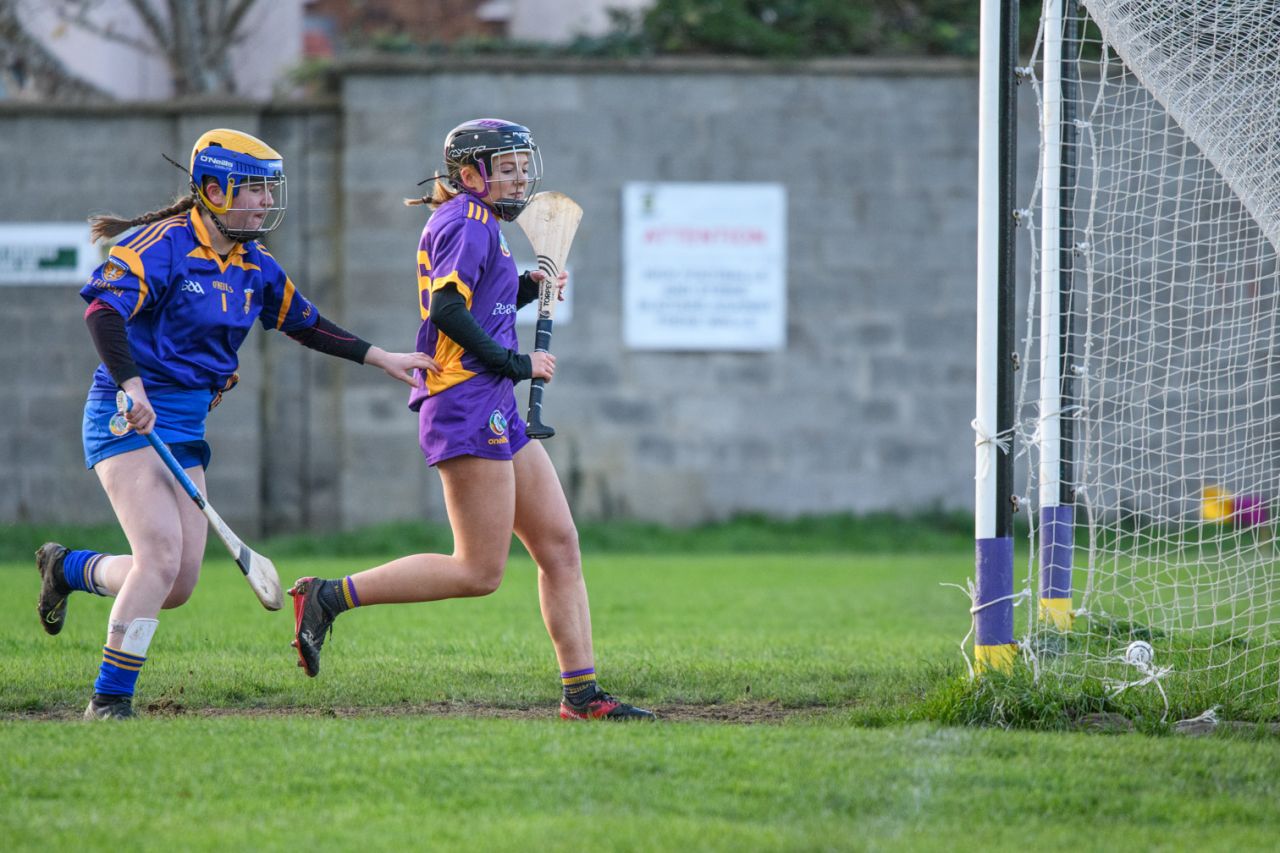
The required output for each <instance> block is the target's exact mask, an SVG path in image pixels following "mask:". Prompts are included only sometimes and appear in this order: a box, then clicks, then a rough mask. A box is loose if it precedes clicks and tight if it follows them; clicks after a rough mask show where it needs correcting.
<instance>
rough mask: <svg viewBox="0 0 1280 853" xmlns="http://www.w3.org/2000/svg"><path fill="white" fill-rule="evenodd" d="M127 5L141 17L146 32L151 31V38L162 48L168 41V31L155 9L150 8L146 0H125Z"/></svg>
mask: <svg viewBox="0 0 1280 853" xmlns="http://www.w3.org/2000/svg"><path fill="white" fill-rule="evenodd" d="M127 2H128V3H129V7H130V8H132V9H133V11H134V13H135V14H137V16H138V17H139V18H141V19H142V25H143V26H144V27H146V28H147V32H149V33H151V38H153V39H155V42H156V45H157V46H159V47H161V48H163V47H164V45H166V44H168V43H169V32H168V30H167V29H166V28H165V25H164V21H163V20H161V19H160V16H159V15H158V14H156V11H155V9H152V8H151V4H149V3H148V2H147V0H127Z"/></svg>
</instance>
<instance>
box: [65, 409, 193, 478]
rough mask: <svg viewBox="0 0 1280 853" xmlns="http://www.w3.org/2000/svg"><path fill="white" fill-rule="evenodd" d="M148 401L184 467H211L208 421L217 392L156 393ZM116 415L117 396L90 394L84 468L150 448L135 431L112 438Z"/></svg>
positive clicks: (161, 431)
mask: <svg viewBox="0 0 1280 853" xmlns="http://www.w3.org/2000/svg"><path fill="white" fill-rule="evenodd" d="M147 399H148V400H149V401H150V403H151V408H152V409H154V410H155V413H156V426H155V432H156V435H158V436H160V440H161V441H163V442H164V443H165V444H167V445H169V449H170V450H171V451H173V456H174V458H175V459H177V460H178V464H179V465H181V466H182V467H183V468H194V467H196V466H197V465H199V466H200V467H201V468H208V467H209V458H210V457H211V456H212V455H213V452H212V451H211V450H210V449H209V443H208V442H206V441H205V440H204V421H205V418H206V417H208V415H209V403H210V402H212V400H213V392H212V391H207V390H199V391H185V390H178V391H157V392H156V393H155V394H148V395H147ZM115 414H116V401H115V397H110V398H107V397H104V396H102V395H101V393H100V392H96V391H91V392H89V399H88V400H86V401H85V404H84V425H83V427H82V428H81V436H82V438H83V439H84V467H86V468H92V467H93V466H94V465H97V464H98V463H99V462H101V461H102V460H103V459H109V458H111V457H112V456H119V455H120V454H121V453H128V452H129V451H131V450H137V449H138V448H139V447H148V446H150V443H149V442H148V441H147V439H146V437H145V436H141V435H138V434H137V433H136V432H134V431H133V430H129V431H128V432H127V433H125V434H124V435H112V434H111V428H110V423H111V418H112V416H113V415H115Z"/></svg>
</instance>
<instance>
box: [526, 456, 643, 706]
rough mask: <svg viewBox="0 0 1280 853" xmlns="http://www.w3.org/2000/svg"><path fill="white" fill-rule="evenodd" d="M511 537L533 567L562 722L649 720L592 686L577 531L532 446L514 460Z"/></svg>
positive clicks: (551, 470) (547, 466)
mask: <svg viewBox="0 0 1280 853" xmlns="http://www.w3.org/2000/svg"><path fill="white" fill-rule="evenodd" d="M515 469H516V517H515V531H516V535H517V536H519V537H520V541H521V542H523V543H524V546H525V548H526V549H528V551H529V554H530V555H531V556H532V557H533V560H534V562H535V563H537V564H538V601H539V604H540V605H541V607H542V620H543V622H544V623H546V626H547V633H548V634H550V635H551V642H552V645H554V646H555V650H556V659H557V660H558V661H559V663H560V675H561V682H562V684H563V685H564V700H563V701H562V702H561V704H560V716H561V717H562V718H563V719H571V720H587V719H609V720H645V719H647V720H651V719H653V718H654V715H653V713H652V712H650V711H646V710H644V709H642V708H636V707H634V706H632V705H628V704H626V703H625V702H619V701H618V700H617V699H615V698H613V697H612V696H610V695H609V694H608V693H605V692H604V691H603V690H601V689H600V688H599V686H598V685H597V684H596V678H595V654H594V651H593V650H592V644H591V605H590V603H589V602H588V599H587V584H586V581H585V579H584V578H583V575H582V552H581V550H580V548H579V547H578V530H577V527H576V526H575V525H574V523H573V514H572V513H571V512H570V510H569V502H568V501H567V500H566V499H565V496H564V490H563V489H562V488H561V486H560V478H559V477H558V476H557V475H556V471H555V467H554V466H553V465H552V464H551V459H550V457H548V456H547V451H546V449H545V448H543V446H542V445H541V444H540V443H539V442H536V441H532V442H530V443H529V444H527V445H525V446H524V447H523V448H521V450H520V452H519V453H517V454H516V456H515Z"/></svg>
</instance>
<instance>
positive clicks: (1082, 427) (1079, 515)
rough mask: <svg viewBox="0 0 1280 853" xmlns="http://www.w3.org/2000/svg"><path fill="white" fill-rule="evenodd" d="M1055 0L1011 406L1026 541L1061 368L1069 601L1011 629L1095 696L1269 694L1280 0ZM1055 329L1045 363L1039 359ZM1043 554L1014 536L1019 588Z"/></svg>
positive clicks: (1276, 605) (1243, 711) (1278, 635)
mask: <svg viewBox="0 0 1280 853" xmlns="http://www.w3.org/2000/svg"><path fill="white" fill-rule="evenodd" d="M1050 5H1055V4H1046V6H1050ZM1059 5H1063V6H1065V8H1064V10H1063V11H1064V13H1065V14H1064V16H1063V20H1062V21H1060V22H1056V23H1054V22H1050V19H1049V18H1048V17H1046V19H1045V20H1046V26H1052V27H1054V29H1053V30H1051V31H1047V32H1046V31H1045V30H1043V29H1042V32H1041V36H1040V39H1039V41H1038V43H1037V45H1038V47H1037V55H1036V57H1035V59H1034V61H1033V65H1032V70H1033V72H1034V81H1033V82H1034V83H1035V90H1036V93H1037V97H1038V98H1039V99H1041V103H1043V99H1044V98H1051V97H1053V96H1054V93H1053V92H1050V91H1049V88H1048V87H1047V86H1045V85H1044V83H1045V81H1046V80H1047V79H1051V78H1052V77H1053V76H1054V75H1052V74H1046V73H1045V71H1046V68H1045V65H1044V61H1043V59H1044V53H1045V45H1046V43H1047V42H1051V41H1053V40H1054V38H1056V36H1057V35H1058V34H1059V33H1065V34H1066V36H1067V38H1066V39H1065V40H1064V41H1063V42H1062V53H1063V57H1064V59H1065V60H1066V62H1065V63H1064V66H1063V68H1064V69H1065V76H1066V84H1065V86H1063V87H1062V89H1061V91H1062V92H1063V101H1062V109H1063V112H1064V114H1065V117H1064V121H1063V123H1062V125H1061V128H1062V132H1061V140H1060V142H1059V141H1058V140H1056V139H1054V137H1055V136H1057V134H1054V133H1045V132H1044V130H1045V127H1044V125H1045V122H1044V120H1042V122H1041V131H1042V133H1041V140H1042V145H1041V157H1042V158H1049V160H1048V162H1049V163H1050V164H1051V167H1052V168H1055V169H1056V163H1057V161H1058V159H1059V158H1062V160H1063V162H1065V164H1066V166H1067V168H1066V169H1065V170H1060V171H1056V172H1049V173H1048V174H1049V175H1050V179H1049V182H1050V183H1051V182H1052V176H1053V175H1054V174H1056V175H1058V176H1059V177H1060V179H1061V183H1062V194H1061V195H1060V196H1059V195H1058V193H1057V192H1054V189H1055V188H1053V187H1052V186H1050V192H1051V193H1052V195H1054V196H1055V197H1054V198H1049V199H1048V201H1049V202H1050V203H1051V205H1052V206H1053V208H1054V209H1053V210H1052V211H1049V213H1048V214H1047V215H1046V214H1042V212H1041V203H1042V201H1044V200H1045V196H1046V195H1048V194H1046V193H1045V192H1044V185H1045V179H1044V178H1042V180H1041V182H1038V183H1037V187H1036V190H1035V197H1034V198H1033V199H1031V200H1030V202H1029V203H1028V208H1027V209H1028V212H1029V214H1030V215H1029V216H1028V217H1027V220H1026V221H1029V222H1032V223H1033V225H1032V231H1033V232H1034V239H1033V240H1032V241H1031V242H1032V244H1033V251H1032V254H1033V255H1034V256H1035V257H1034V260H1035V263H1036V267H1037V269H1039V267H1040V264H1041V263H1042V261H1043V260H1044V259H1045V255H1046V252H1045V251H1043V250H1042V247H1041V238H1042V236H1043V234H1042V232H1041V229H1042V228H1043V227H1044V226H1045V223H1046V222H1047V223H1049V225H1050V227H1052V225H1053V220H1054V219H1055V218H1059V219H1060V221H1061V228H1062V229H1063V233H1064V234H1065V235H1066V236H1065V239H1064V247H1067V248H1064V250H1063V251H1061V252H1059V253H1057V257H1056V258H1051V260H1053V261H1055V263H1057V264H1058V265H1060V266H1061V267H1062V269H1063V271H1064V272H1063V274H1062V275H1061V276H1060V277H1058V281H1059V283H1060V285H1061V287H1062V288H1063V294H1062V296H1061V297H1057V296H1055V295H1054V294H1052V292H1050V298H1051V299H1053V300H1056V301H1054V302H1052V303H1051V304H1050V305H1049V307H1046V306H1045V304H1044V303H1042V302H1041V299H1040V294H1039V292H1037V293H1036V294H1033V295H1032V297H1031V299H1030V300H1029V302H1028V325H1027V329H1028V335H1027V339H1026V340H1027V345H1026V348H1025V352H1024V355H1023V358H1022V363H1023V370H1022V374H1023V375H1022V377H1021V382H1020V391H1019V402H1018V406H1019V418H1020V424H1022V435H1021V436H1020V438H1021V443H1022V446H1023V447H1025V448H1027V450H1028V453H1029V454H1030V459H1029V464H1028V465H1027V466H1026V467H1027V469H1028V471H1029V477H1030V483H1029V484H1028V491H1027V492H1025V493H1024V494H1025V495H1026V497H1027V498H1028V499H1029V502H1031V503H1033V506H1031V507H1028V509H1029V510H1031V511H1030V512H1027V515H1028V516H1029V517H1030V518H1031V520H1032V522H1033V524H1032V538H1033V541H1034V540H1038V538H1039V537H1041V536H1042V535H1043V533H1044V531H1042V530H1041V529H1040V527H1041V525H1040V524H1039V523H1038V522H1039V520H1040V518H1041V514H1040V512H1039V510H1040V508H1041V505H1042V504H1044V503H1046V499H1045V498H1044V497H1043V495H1044V494H1045V493H1046V492H1045V490H1044V489H1042V488H1041V486H1042V485H1043V482H1042V481H1044V480H1045V479H1046V474H1045V472H1044V471H1043V470H1041V468H1040V466H1039V465H1038V459H1039V458H1040V455H1041V454H1042V453H1045V452H1046V450H1045V448H1044V447H1043V446H1040V445H1038V441H1039V440H1040V439H1042V438H1044V437H1045V436H1046V435H1048V436H1049V437H1050V439H1052V438H1053V436H1054V435H1056V433H1057V432H1059V430H1058V429H1057V424H1056V423H1055V424H1050V425H1049V426H1052V427H1053V428H1051V429H1047V428H1046V415H1053V414H1055V413H1054V412H1053V411H1052V410H1053V405H1052V404H1050V405H1046V403H1045V402H1044V401H1043V400H1042V399H1041V394H1040V389H1039V387H1038V384H1039V380H1040V377H1041V376H1042V375H1047V376H1048V377H1049V378H1050V382H1051V383H1054V384H1056V385H1057V386H1059V390H1061V392H1062V399H1061V421H1060V423H1061V425H1062V428H1061V432H1062V433H1063V434H1064V435H1065V436H1066V438H1065V439H1064V441H1063V442H1062V444H1061V446H1060V447H1056V448H1050V449H1049V450H1048V451H1047V452H1048V453H1049V454H1050V456H1049V458H1052V459H1056V458H1057V457H1058V455H1061V457H1062V459H1063V460H1064V461H1063V465H1062V467H1061V476H1062V480H1063V482H1064V483H1066V484H1067V485H1068V486H1069V487H1072V488H1073V489H1074V501H1072V500H1071V495H1069V494H1067V495H1066V496H1065V497H1064V498H1063V500H1064V503H1068V504H1069V503H1072V502H1073V503H1074V515H1075V531H1076V532H1075V542H1076V547H1075V549H1074V558H1073V560H1072V561H1071V562H1072V563H1073V565H1072V566H1071V567H1070V570H1071V583H1070V585H1071V588H1072V589H1073V596H1072V602H1073V604H1072V606H1073V607H1074V608H1075V613H1076V616H1075V620H1074V625H1072V626H1071V627H1070V628H1069V629H1066V630H1064V626H1063V625H1061V624H1060V623H1058V624H1055V622H1054V621H1053V620H1049V619H1045V618H1044V614H1043V613H1042V612H1040V613H1037V608H1038V607H1040V606H1041V605H1040V604H1039V602H1038V601H1037V598H1036V596H1035V595H1032V597H1031V601H1032V603H1031V605H1030V610H1029V612H1028V613H1027V620H1026V624H1027V626H1028V628H1027V630H1028V635H1029V642H1028V643H1027V644H1026V647H1027V648H1028V649H1029V650H1030V651H1031V652H1032V653H1033V654H1035V660H1036V664H1037V666H1038V668H1039V671H1040V673H1041V674H1042V676H1043V677H1046V678H1050V679H1056V680H1057V681H1058V683H1067V684H1068V685H1070V686H1073V687H1076V688H1080V687H1083V688H1084V689H1085V690H1086V691H1088V692H1091V693H1094V694H1096V695H1098V696H1100V697H1104V698H1106V699H1111V698H1116V700H1117V701H1120V702H1124V701H1137V702H1147V701H1150V702H1154V703H1156V705H1157V706H1158V705H1159V704H1160V703H1162V702H1164V701H1166V698H1167V702H1168V703H1169V705H1170V710H1172V711H1174V712H1176V713H1185V712H1191V713H1198V712H1200V711H1203V710H1206V709H1208V708H1212V707H1215V706H1217V707H1218V708H1219V709H1220V711H1219V713H1225V714H1231V715H1237V716H1240V717H1249V718H1255V719H1256V718H1261V717H1263V716H1268V715H1274V714H1275V713H1276V712H1277V711H1280V542H1277V541H1276V540H1275V539H1274V538H1273V532H1274V530H1275V525H1276V523H1277V518H1278V517H1280V337H1278V335H1277V323H1278V319H1280V271H1278V269H1277V246H1280V3H1277V2H1275V0H1238V2H1230V3H1225V2H1220V0H1212V2H1211V0H1179V2H1166V0H1086V2H1085V3H1084V4H1083V6H1084V7H1085V8H1079V7H1077V5H1076V4H1075V3H1072V2H1069V1H1068V2H1064V3H1062V4H1059ZM1059 26H1061V27H1063V29H1062V30H1061V31H1060V30H1058V29H1057V27H1059ZM1073 36H1074V38H1073ZM1050 53H1051V54H1052V51H1051V52H1050ZM1073 77H1075V78H1077V79H1074V80H1073V79H1072V78H1073ZM1044 140H1048V141H1049V143H1050V144H1048V145H1046V144H1045V143H1044ZM1044 245H1046V246H1050V245H1054V243H1053V242H1052V241H1050V242H1048V243H1045V244H1044ZM1033 279H1034V280H1036V285H1037V291H1038V290H1039V288H1040V287H1041V283H1040V282H1039V280H1038V274H1037V275H1033ZM1055 306H1056V307H1057V308H1058V309H1060V311H1061V322H1060V323H1057V324H1054V323H1051V324H1050V326H1057V327H1058V328H1057V329H1056V331H1058V332H1059V334H1058V335H1057V341H1055V342H1053V347H1049V348H1047V349H1044V345H1045V343H1046V342H1045V340H1044V338H1043V335H1042V334H1041V319H1042V317H1043V316H1044V315H1045V312H1046V311H1053V310H1054V307H1055ZM1054 348H1060V349H1061V350H1062V353H1063V354H1062V357H1061V360H1060V361H1058V362H1057V366H1056V367H1052V366H1051V367H1043V366H1041V365H1040V362H1039V359H1040V358H1041V353H1042V351H1043V352H1048V353H1049V354H1050V356H1051V357H1052V356H1053V353H1054ZM1059 369H1060V370H1061V380H1059V379H1058V377H1057V376H1056V375H1055V373H1056V371H1057V370H1059ZM1048 476H1049V477H1052V476H1053V474H1052V472H1051V473H1050V474H1049V475H1048ZM1037 496H1041V497H1039V498H1038V497H1037ZM1049 502H1052V499H1049ZM1039 562H1040V560H1039V548H1038V546H1036V547H1032V548H1031V565H1030V569H1029V574H1028V585H1029V587H1030V588H1031V589H1032V590H1034V589H1036V587H1037V580H1038V576H1039V572H1040V571H1041V567H1040V566H1039ZM1144 643H1145V644H1148V645H1149V647H1150V648H1149V650H1148V649H1147V648H1145V647H1144V646H1143V644H1144ZM1148 651H1149V653H1150V659H1149V660H1148V659H1147V652H1148Z"/></svg>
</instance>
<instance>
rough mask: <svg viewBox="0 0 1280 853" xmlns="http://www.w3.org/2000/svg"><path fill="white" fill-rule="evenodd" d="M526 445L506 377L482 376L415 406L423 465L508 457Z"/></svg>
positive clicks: (510, 387) (522, 427)
mask: <svg viewBox="0 0 1280 853" xmlns="http://www.w3.org/2000/svg"><path fill="white" fill-rule="evenodd" d="M528 443H529V438H528V436H526V435H525V434H524V420H522V419H521V417H520V414H519V413H518V412H517V411H516V395H515V390H514V387H513V385H512V382H511V380H510V379H505V378H503V377H500V376H489V375H486V374H481V375H479V376H475V377H473V378H471V379H468V380H467V381H466V382H460V383H459V384H457V385H454V386H453V387H452V388H448V389H446V390H445V391H444V392H442V393H440V394H435V395H432V396H430V397H428V398H427V399H425V400H423V401H422V408H420V409H418V446H419V447H421V448H422V455H423V456H424V457H425V458H426V460H427V464H428V465H436V464H438V463H440V462H443V461H445V460H446V459H453V458H454V457H455V456H479V457H480V458H481V459H500V460H509V459H511V458H512V457H514V456H515V455H516V454H517V453H519V452H520V449H521V448H522V447H524V446H525V445H526V444H528Z"/></svg>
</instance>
